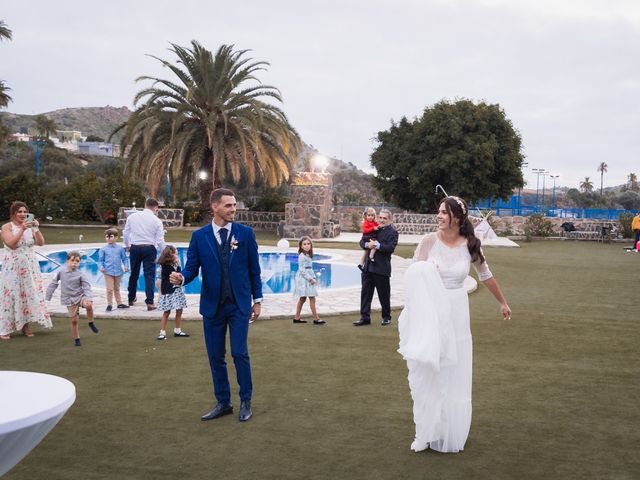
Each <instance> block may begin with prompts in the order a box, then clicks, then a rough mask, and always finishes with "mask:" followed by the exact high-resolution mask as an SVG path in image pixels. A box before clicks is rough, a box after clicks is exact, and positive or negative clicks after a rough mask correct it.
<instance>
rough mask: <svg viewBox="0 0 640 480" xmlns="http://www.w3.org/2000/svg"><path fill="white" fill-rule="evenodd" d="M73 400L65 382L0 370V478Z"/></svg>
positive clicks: (71, 388) (70, 386) (70, 387)
mask: <svg viewBox="0 0 640 480" xmlns="http://www.w3.org/2000/svg"><path fill="white" fill-rule="evenodd" d="M75 400H76V387H75V386H74V385H73V383H71V382H70V381H69V380H66V379H64V378H60V377H56V376H54V375H47V374H44V373H34V372H10V371H0V476H2V475H4V474H5V473H6V472H8V471H9V470H11V469H12V468H13V467H14V466H15V465H16V464H17V463H18V462H19V461H20V460H22V459H23V458H24V457H25V455H27V454H28V453H29V452H30V451H31V450H32V449H33V448H34V447H35V446H36V445H37V444H38V443H40V441H41V440H42V439H43V438H44V437H45V435H46V434H47V433H49V432H50V431H51V429H52V428H53V427H55V425H56V423H58V421H59V420H60V419H61V418H62V416H63V415H64V414H65V413H66V412H67V410H68V409H69V407H70V406H71V405H73V402H75Z"/></svg>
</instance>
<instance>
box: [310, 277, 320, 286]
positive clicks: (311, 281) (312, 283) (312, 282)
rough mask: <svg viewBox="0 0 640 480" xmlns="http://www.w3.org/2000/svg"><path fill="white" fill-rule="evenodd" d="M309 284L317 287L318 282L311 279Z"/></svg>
mask: <svg viewBox="0 0 640 480" xmlns="http://www.w3.org/2000/svg"><path fill="white" fill-rule="evenodd" d="M309 283H310V284H311V285H315V284H316V283H318V281H317V280H316V279H315V278H311V279H309Z"/></svg>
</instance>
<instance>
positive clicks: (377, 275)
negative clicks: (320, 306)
mask: <svg viewBox="0 0 640 480" xmlns="http://www.w3.org/2000/svg"><path fill="white" fill-rule="evenodd" d="M391 222H392V217H391V212H390V211H389V210H386V209H383V210H380V214H379V215H378V223H379V224H380V229H379V230H378V235H377V239H372V240H369V241H366V240H365V239H364V238H363V239H362V240H360V248H363V249H365V250H370V249H372V248H375V249H376V250H377V252H376V256H375V262H372V261H371V259H370V258H369V255H367V256H366V259H365V263H364V266H363V268H362V275H361V278H362V290H361V291H360V319H359V320H357V321H355V322H353V324H354V325H355V326H357V327H359V326H362V325H370V324H371V300H373V292H374V290H375V291H377V292H378V299H379V300H380V305H381V306H382V325H389V324H390V323H391V284H390V278H391V255H392V254H393V252H394V250H395V249H396V245H398V231H397V230H396V229H395V227H394V226H393V225H392V224H391Z"/></svg>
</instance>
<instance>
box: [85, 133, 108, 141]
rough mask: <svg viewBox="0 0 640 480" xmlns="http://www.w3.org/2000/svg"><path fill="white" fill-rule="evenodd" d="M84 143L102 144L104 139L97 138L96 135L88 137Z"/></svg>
mask: <svg viewBox="0 0 640 480" xmlns="http://www.w3.org/2000/svg"><path fill="white" fill-rule="evenodd" d="M84 141H85V142H104V138H102V137H99V136H98V135H88V136H87V138H85V139H84Z"/></svg>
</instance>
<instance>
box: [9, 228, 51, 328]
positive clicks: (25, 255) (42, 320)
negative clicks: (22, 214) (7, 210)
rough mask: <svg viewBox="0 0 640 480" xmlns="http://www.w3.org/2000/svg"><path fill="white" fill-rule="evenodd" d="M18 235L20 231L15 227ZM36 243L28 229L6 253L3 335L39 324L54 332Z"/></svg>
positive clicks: (12, 230) (14, 229) (13, 230)
mask: <svg viewBox="0 0 640 480" xmlns="http://www.w3.org/2000/svg"><path fill="white" fill-rule="evenodd" d="M11 232H12V233H13V234H14V235H15V234H16V233H17V232H18V227H16V226H15V225H14V224H13V223H11ZM34 244H35V239H34V238H33V232H32V231H31V229H30V228H29V229H26V230H25V231H24V233H23V234H22V238H21V239H20V242H19V243H18V246H17V247H16V248H15V249H11V248H9V247H6V246H5V247H4V249H3V250H2V272H0V288H1V289H2V299H0V335H9V334H10V333H11V332H16V331H19V330H22V327H24V326H25V325H26V324H27V323H30V322H36V323H39V324H40V325H42V326H43V327H46V328H51V326H52V324H51V318H50V317H49V313H47V304H46V302H45V298H44V286H43V283H42V275H41V274H40V265H39V263H38V261H37V259H36V257H35V253H34V251H33V245H34Z"/></svg>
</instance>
